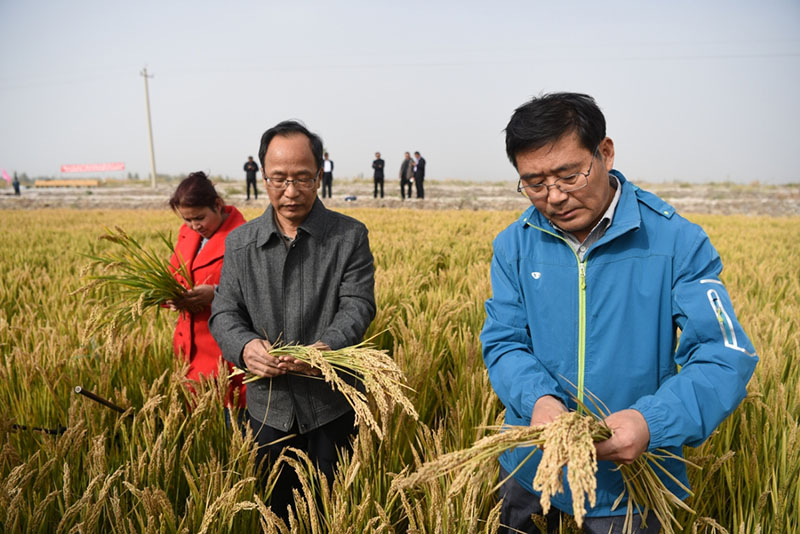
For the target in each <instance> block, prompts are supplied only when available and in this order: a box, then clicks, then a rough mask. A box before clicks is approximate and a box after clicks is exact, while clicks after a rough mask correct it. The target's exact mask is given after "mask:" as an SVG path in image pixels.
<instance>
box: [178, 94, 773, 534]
mask: <svg viewBox="0 0 800 534" xmlns="http://www.w3.org/2000/svg"><path fill="white" fill-rule="evenodd" d="M322 146H323V145H322V140H321V139H320V138H319V136H317V135H316V134H314V133H312V132H310V131H309V130H308V129H307V128H306V127H305V126H304V125H302V124H300V123H298V122H295V121H285V122H282V123H279V124H278V125H276V126H274V127H272V128H270V129H269V130H267V131H266V132H264V134H263V136H262V138H261V145H260V149H259V153H258V157H259V164H260V165H261V166H262V168H261V171H262V176H263V179H264V185H265V188H266V191H267V194H268V196H269V200H270V203H269V205H268V207H267V209H266V211H265V212H264V213H263V215H261V216H259V217H258V218H256V219H254V220H252V221H250V222H247V223H245V221H244V218H243V217H242V215H241V214H240V213H239V212H238V210H236V208H234V207H232V206H226V205H225V203H224V202H223V201H222V199H221V198H220V197H219V196H218V195H217V193H216V191H215V190H214V187H213V185H211V183H210V182H209V181H208V179H207V177H205V175H204V174H203V173H193V174H192V175H190V176H189V177H188V178H186V179H185V180H184V181H183V182H182V183H181V184H180V185H179V186H178V189H177V190H176V192H175V194H174V195H173V198H172V200H171V201H170V205H171V206H172V209H173V210H174V211H175V212H176V213H177V214H178V215H179V216H180V217H181V219H182V220H183V222H184V226H183V227H182V228H181V232H180V234H179V237H178V242H177V244H176V246H175V256H173V265H176V262H177V260H178V259H179V258H180V259H181V260H182V261H184V262H186V263H187V266H188V267H189V272H190V274H191V277H192V280H181V281H182V282H183V283H185V285H186V287H187V292H186V293H185V295H184V296H183V297H182V298H180V299H176V300H174V301H170V302H169V303H167V306H169V307H171V308H172V309H174V310H177V311H179V312H181V316H180V318H179V320H178V324H177V326H176V329H175V352H176V354H177V355H178V356H179V357H180V358H183V359H185V360H186V361H188V362H189V371H188V372H189V376H188V378H190V379H195V380H199V379H201V378H203V377H206V378H210V377H213V376H214V375H215V374H216V372H217V369H218V366H219V364H220V363H221V362H226V363H227V365H229V366H230V365H236V366H237V367H239V368H242V369H246V370H248V371H249V372H251V373H253V374H254V375H257V376H261V377H269V378H270V380H265V381H256V382H252V383H250V384H248V389H247V395H246V396H247V403H246V405H247V417H246V418H245V419H244V420H246V423H243V424H248V425H249V426H250V428H251V429H252V431H253V435H254V436H255V440H256V443H257V445H258V459H259V462H260V466H261V468H262V469H264V470H265V471H266V470H269V468H270V466H271V465H272V464H273V463H274V462H275V459H276V458H277V457H278V455H279V454H280V453H281V452H282V451H283V450H284V449H285V448H286V447H293V448H296V449H300V450H303V451H304V452H305V453H307V454H308V456H309V458H310V459H311V461H312V462H313V463H314V464H316V465H317V466H318V467H319V469H320V471H321V472H322V473H323V474H324V476H326V477H327V478H328V480H330V479H331V478H332V477H333V474H334V470H335V465H336V462H337V461H338V460H337V458H339V457H340V456H341V454H342V452H343V451H349V450H351V448H352V444H351V440H352V438H353V436H354V435H355V433H356V427H355V425H354V420H355V417H354V413H353V409H352V407H351V406H350V405H349V404H348V403H347V401H346V400H345V398H344V397H343V395H342V394H341V393H339V392H338V391H335V390H333V389H332V388H331V386H330V385H329V384H328V383H326V382H325V381H323V380H319V379H318V375H319V371H318V370H316V369H314V368H312V367H311V366H309V365H308V364H306V363H303V362H302V361H300V360H296V359H294V358H291V357H288V356H274V355H273V354H272V352H273V346H274V344H275V343H278V342H280V343H284V344H295V343H296V344H303V345H312V346H315V347H317V348H318V349H320V350H330V349H334V350H335V349H341V348H343V347H346V346H349V345H354V344H357V343H359V342H360V341H361V340H362V338H363V336H364V333H365V332H366V330H367V328H368V326H369V324H370V322H371V321H372V319H373V318H374V316H375V313H376V301H375V294H374V286H375V266H374V260H373V256H372V253H371V252H370V246H369V239H368V231H367V227H366V226H365V225H364V224H363V223H361V222H359V221H357V220H356V219H353V218H351V217H348V216H345V215H342V214H340V213H337V212H334V211H330V210H328V209H327V208H326V207H325V205H324V204H323V202H322V201H321V200H320V199H319V198H318V197H317V191H318V190H319V188H320V187H322V189H323V196H324V194H325V190H326V189H327V193H328V194H329V195H330V194H331V181H332V179H333V162H332V161H331V160H330V159H329V157H328V154H325V153H323V150H322ZM506 152H507V156H508V158H509V160H510V162H511V164H512V165H513V166H514V168H515V169H516V170H517V172H518V174H519V182H518V184H517V192H519V193H522V194H524V195H526V196H527V197H528V198H529V199H530V201H531V206H530V207H529V208H528V209H527V210H526V211H525V212H524V213H523V214H522V215H521V216H520V218H519V220H517V221H514V222H512V223H511V224H510V225H509V226H508V228H506V229H505V230H504V231H503V232H501V233H500V234H499V236H498V237H497V238H496V239H495V241H494V252H493V258H492V264H491V284H492V296H491V298H489V299H488V300H487V301H486V304H485V311H486V317H485V322H484V327H483V330H482V332H481V334H480V341H481V345H482V352H483V359H484V363H485V365H486V368H487V371H488V376H489V380H490V381H491V384H492V387H493V389H494V391H495V393H496V394H497V396H498V397H499V399H500V401H501V402H502V403H503V405H504V406H505V422H506V423H507V424H509V425H543V424H547V423H549V422H552V421H553V420H555V419H556V418H557V417H558V416H559V415H560V414H562V413H565V412H567V411H574V410H577V409H578V403H577V401H576V395H578V396H580V395H582V394H583V388H585V389H586V390H587V391H591V392H592V394H593V395H597V397H598V398H600V399H601V400H602V402H603V403H604V405H605V406H607V409H608V411H609V412H611V413H610V414H609V415H607V416H606V417H605V423H606V424H607V425H608V427H609V429H611V430H612V437H610V438H609V439H606V440H604V441H601V442H598V443H596V444H595V447H596V450H595V452H596V457H597V460H599V463H598V472H597V475H596V478H597V501H596V503H593V505H592V507H591V508H590V509H589V510H588V512H587V517H586V518H585V520H584V531H585V532H590V533H594V534H599V533H603V534H608V533H609V532H611V533H617V534H620V533H622V532H623V530H624V525H625V523H626V522H625V518H624V513H625V508H626V506H625V504H624V503H623V504H622V505H620V502H619V500H616V502H615V499H616V497H617V495H618V494H619V491H620V489H619V488H621V487H622V484H623V482H622V479H621V475H620V472H619V469H618V468H617V465H616V463H615V462H617V463H631V462H633V461H634V460H635V459H636V458H638V457H640V455H642V454H643V453H644V452H645V451H653V450H661V449H663V450H666V451H669V454H671V455H674V456H675V457H676V458H678V457H680V456H681V451H682V447H683V446H684V445H690V446H697V445H699V444H700V443H702V442H703V441H704V440H705V439H707V438H708V436H709V435H710V434H711V433H712V432H713V431H714V429H715V428H716V427H717V426H718V425H719V424H720V423H721V422H722V420H724V419H725V418H726V417H727V416H728V415H729V414H731V413H732V412H733V411H734V409H735V408H736V407H737V406H738V404H739V403H740V402H741V401H742V399H743V398H744V396H745V394H746V385H747V382H748V380H749V379H750V377H751V376H752V374H753V370H754V368H755V365H756V362H757V361H758V357H757V356H756V353H755V349H754V348H753V346H752V344H751V342H750V340H749V339H748V337H747V335H746V334H745V332H744V330H743V329H742V327H741V325H740V324H739V323H738V321H737V319H736V316H735V314H734V312H733V305H732V303H731V300H730V297H729V295H728V293H727V291H726V289H725V286H724V285H723V282H722V281H721V280H720V278H719V274H720V271H721V270H722V262H721V261H720V258H719V255H718V254H717V252H716V250H715V249H714V247H713V246H712V245H711V243H710V241H709V239H708V237H707V235H706V234H705V232H703V230H702V229H701V228H700V227H699V226H697V225H695V224H692V223H690V222H689V221H687V220H686V219H684V218H683V217H681V216H680V215H678V214H677V213H676V212H675V210H674V208H673V207H672V206H670V205H669V204H667V203H666V202H664V201H663V200H661V199H660V198H658V197H657V196H655V195H653V194H652V193H648V192H646V191H644V190H642V189H640V188H639V187H637V186H635V185H634V184H633V183H631V182H629V181H628V180H627V179H626V178H625V176H624V175H623V174H622V173H621V172H619V171H618V170H616V169H614V168H613V165H614V159H615V146H614V143H613V141H612V140H611V138H609V137H607V136H606V130H605V117H604V116H603V114H602V112H601V111H600V109H599V107H598V106H597V104H596V103H595V101H594V100H593V99H592V98H591V97H590V96H588V95H582V94H575V93H555V94H550V95H544V96H541V97H536V98H534V99H532V100H531V101H530V102H527V103H526V104H524V105H523V106H521V107H519V108H518V109H517V110H516V111H515V113H514V115H513V116H512V119H511V121H510V122H509V124H508V127H507V128H506ZM250 163H252V165H250ZM384 167H385V162H384V161H383V159H381V157H380V153H376V154H375V161H374V162H373V169H374V171H375V173H374V181H375V196H376V197H377V194H378V190H379V189H380V192H381V196H383V179H384ZM257 170H258V166H257V165H256V164H255V162H252V158H250V161H248V163H247V164H246V165H245V171H246V172H247V173H248V183H249V182H250V175H251V173H252V174H253V180H254V175H255V173H256V171H257ZM424 178H425V159H424V158H423V157H422V156H421V155H420V153H419V152H415V159H412V158H411V154H410V153H408V152H406V153H405V158H404V160H403V163H402V165H401V168H400V183H401V188H402V191H403V192H402V198H406V196H408V197H409V198H410V197H411V184H412V183H413V184H414V185H416V189H417V198H424V188H423V183H424ZM406 188H407V192H406ZM248 197H249V188H248ZM223 258H224V261H223ZM177 276H178V275H177V274H176V277H177ZM620 280H631V281H633V282H635V283H632V284H621V283H620ZM189 288H191V289H189ZM632 332H635V333H637V335H631V333H632ZM679 333H680V344H678V335H679ZM573 384H579V385H580V386H579V387H581V390H580V391H578V392H577V393H576V392H575V386H573ZM353 385H354V387H359V386H358V384H357V383H356V382H354V384H353ZM244 399H245V391H244V388H243V387H242V386H241V384H238V383H235V382H234V383H232V384H231V391H230V392H229V395H228V400H227V404H228V406H230V407H233V406H235V405H237V404H238V405H239V406H241V405H243V404H244ZM541 459H542V452H541V450H532V449H531V448H525V447H520V448H516V449H513V450H509V451H506V452H505V453H504V454H503V455H502V456H501V457H500V460H499V463H500V466H499V472H500V475H499V476H500V480H501V483H500V488H499V492H498V493H499V498H500V499H501V500H502V506H501V511H500V522H501V532H526V533H533V532H539V528H538V527H537V526H536V525H534V523H533V522H532V519H531V517H532V515H534V514H542V513H543V506H542V503H540V501H539V493H538V492H537V491H536V490H534V489H533V486H532V481H533V479H534V477H535V476H536V472H537V469H538V465H539V462H540V461H541ZM662 469H663V470H664V474H663V476H661V478H662V481H663V482H664V483H665V484H666V485H667V487H668V488H670V490H671V491H673V492H674V493H675V494H676V495H677V496H678V497H679V498H686V497H687V495H688V493H687V491H685V490H684V489H683V488H685V487H688V484H689V482H688V479H687V477H686V467H685V465H684V464H683V463H682V462H681V461H679V460H678V459H675V460H673V459H666V460H665V461H664V465H663V467H662ZM298 485H299V480H298V479H297V477H296V475H295V474H294V472H293V470H291V469H284V471H283V472H282V473H281V475H280V478H279V479H278V481H277V482H276V484H275V486H274V488H273V490H272V493H271V502H270V505H271V506H272V509H273V511H274V512H275V513H277V514H278V515H280V516H282V517H286V516H287V515H288V508H287V507H288V506H291V503H292V490H293V489H294V488H297V487H298ZM571 506H572V505H571V495H570V491H569V490H565V491H564V492H563V493H562V494H559V495H557V496H554V497H553V507H552V508H551V509H550V512H549V513H548V514H547V518H546V520H547V528H548V532H557V531H558V525H559V524H561V523H562V522H563V520H564V517H563V516H564V515H565V514H570V513H571V512H572V508H571ZM621 514H623V515H621ZM630 526H631V527H632V530H633V531H634V532H637V533H653V534H655V533H657V532H658V531H659V529H660V526H661V525H659V522H658V520H657V519H656V518H655V517H654V515H653V513H652V512H650V514H649V516H648V517H641V516H640V515H639V514H638V513H637V514H635V517H634V519H633V522H632V525H630Z"/></svg>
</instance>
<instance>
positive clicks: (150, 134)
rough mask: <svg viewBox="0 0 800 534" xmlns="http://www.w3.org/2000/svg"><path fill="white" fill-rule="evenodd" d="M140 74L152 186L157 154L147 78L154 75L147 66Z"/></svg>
mask: <svg viewBox="0 0 800 534" xmlns="http://www.w3.org/2000/svg"><path fill="white" fill-rule="evenodd" d="M139 74H140V75H141V76H142V77H143V78H144V103H145V105H146V106H147V138H148V139H149V140H150V187H152V188H154V189H155V187H156V155H155V152H154V151H153V125H152V124H151V123H150V93H149V92H148V90H147V78H153V77H154V76H153V75H149V76H148V74H147V67H145V68H144V69H142V70H141V72H139Z"/></svg>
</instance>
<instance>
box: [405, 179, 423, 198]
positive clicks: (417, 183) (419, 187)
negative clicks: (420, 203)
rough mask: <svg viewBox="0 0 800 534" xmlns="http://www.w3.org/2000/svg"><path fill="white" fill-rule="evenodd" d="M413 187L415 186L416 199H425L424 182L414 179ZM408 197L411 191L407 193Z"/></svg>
mask: <svg viewBox="0 0 800 534" xmlns="http://www.w3.org/2000/svg"><path fill="white" fill-rule="evenodd" d="M414 185H415V186H417V198H425V180H424V179H423V178H420V179H416V178H415V179H414ZM408 196H409V197H410V196H411V190H409V191H408Z"/></svg>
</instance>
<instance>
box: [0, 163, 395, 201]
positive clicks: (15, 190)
mask: <svg viewBox="0 0 800 534" xmlns="http://www.w3.org/2000/svg"><path fill="white" fill-rule="evenodd" d="M381 161H383V160H381ZM6 176H7V175H6ZM381 184H383V181H381ZM11 185H12V186H14V195H16V196H19V178H17V173H16V172H15V173H14V181H13V182H11ZM381 187H383V185H381ZM381 196H383V189H381Z"/></svg>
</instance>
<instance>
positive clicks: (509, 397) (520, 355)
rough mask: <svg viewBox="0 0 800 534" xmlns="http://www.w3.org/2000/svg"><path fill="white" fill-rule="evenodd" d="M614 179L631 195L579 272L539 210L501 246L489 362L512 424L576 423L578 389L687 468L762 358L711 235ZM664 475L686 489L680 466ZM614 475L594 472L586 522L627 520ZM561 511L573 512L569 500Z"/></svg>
mask: <svg viewBox="0 0 800 534" xmlns="http://www.w3.org/2000/svg"><path fill="white" fill-rule="evenodd" d="M611 172H612V173H613V174H614V175H615V176H616V177H617V178H618V179H619V180H620V183H621V184H622V191H621V195H620V199H619V204H618V205H617V208H616V211H615V213H614V219H613V221H612V223H611V226H610V227H609V228H608V229H607V231H606V233H605V235H604V236H603V237H602V238H601V239H600V240H598V241H597V242H596V243H595V244H594V245H592V246H591V247H590V248H589V250H588V252H587V254H586V255H585V257H584V261H583V262H581V261H580V260H579V258H578V256H577V255H576V254H575V253H574V252H573V250H572V248H570V246H569V245H568V244H567V243H566V241H565V240H564V239H563V238H561V237H560V236H559V235H558V233H557V232H556V231H555V229H554V228H553V226H552V225H551V224H550V223H549V222H548V220H547V219H546V218H545V217H543V216H542V215H541V214H540V213H539V212H538V211H537V210H536V209H535V208H534V207H533V206H531V207H530V208H529V209H528V210H526V211H525V213H523V214H522V216H521V217H520V219H519V220H518V221H516V222H515V223H513V224H512V225H510V226H509V227H508V228H506V229H505V230H503V232H501V233H500V234H499V235H498V236H497V238H496V239H495V241H494V257H493V258H492V292H493V294H492V298H490V299H489V300H487V301H486V322H485V323H484V327H483V331H482V333H481V342H482V343H483V358H484V362H485V363H486V367H487V369H488V371H489V378H490V380H491V382H492V386H493V388H494V390H495V392H496V393H497V395H498V397H499V398H500V400H501V401H502V402H503V404H504V405H505V407H506V419H505V420H506V423H507V424H511V425H528V424H530V420H531V413H532V411H533V405H534V403H535V402H536V400H537V399H538V398H539V397H541V396H543V395H553V396H555V397H558V398H560V399H561V400H562V401H563V402H564V404H565V405H567V406H568V407H569V408H570V409H575V406H576V405H575V402H574V401H573V400H572V398H571V395H574V394H576V390H575V388H574V387H573V386H571V385H570V383H572V384H575V385H577V386H578V387H579V389H580V387H581V386H583V388H585V391H586V392H587V398H588V393H591V394H593V395H595V396H596V397H597V398H598V399H599V400H601V401H602V402H603V403H605V404H606V406H607V407H608V409H609V410H610V411H611V412H616V411H619V410H622V409H626V408H633V409H636V410H638V411H639V412H641V413H642V415H643V416H644V418H645V420H646V421H647V424H648V426H649V429H650V444H649V450H655V449H659V448H662V449H667V450H669V451H671V452H673V453H675V454H679V455H680V454H681V448H682V446H683V445H684V444H686V445H691V446H697V445H699V444H700V443H702V442H703V441H704V440H705V439H706V438H707V437H708V436H709V435H710V434H711V432H712V431H713V430H714V429H715V428H716V427H717V426H718V425H719V424H720V423H721V422H722V420H723V419H725V417H727V416H728V415H729V414H730V413H731V412H733V410H734V409H735V408H736V407H737V406H738V404H739V403H740V402H741V401H742V399H743V398H744V396H745V394H746V385H747V382H748V381H749V379H750V376H751V375H752V373H753V370H754V369H755V365H756V362H757V361H758V358H757V356H756V354H755V350H754V349H753V346H752V344H751V343H750V340H749V339H748V338H747V335H746V334H745V333H744V331H743V330H742V327H741V326H740V325H739V322H738V321H737V320H736V317H735V315H734V313H733V307H732V306H731V301H730V298H729V297H728V293H727V291H726V290H725V286H724V285H722V282H720V280H719V274H720V272H721V271H722V263H721V261H720V258H719V255H718V254H717V251H716V250H715V249H714V247H713V246H712V245H711V243H710V241H709V239H708V236H707V235H706V234H705V232H704V231H703V230H702V229H701V228H700V227H699V226H697V225H695V224H692V223H690V222H689V221H687V220H686V219H684V218H683V217H681V216H679V215H677V214H676V213H675V209H674V208H673V207H672V206H670V205H669V204H667V203H665V202H664V201H663V200H661V199H660V198H658V197H657V196H655V195H653V194H652V193H648V192H646V191H643V190H641V189H639V188H638V187H636V186H635V185H633V184H632V183H630V182H627V181H626V180H625V178H624V177H623V176H622V174H621V173H619V172H618V171H611ZM678 329H680V332H681V334H680V343H678V337H679V336H678V333H677V330H678ZM679 369H680V372H679ZM587 404H589V403H587ZM589 405H590V406H591V404H589ZM529 452H530V449H523V448H520V449H514V450H512V451H508V452H506V453H505V454H504V455H503V456H501V458H500V463H501V464H502V465H503V467H504V468H505V469H507V470H508V471H509V472H513V471H514V470H515V469H516V468H517V466H518V465H519V463H520V462H522V461H523V459H524V458H525V457H526V456H527V455H528V454H529ZM540 458H541V451H537V452H536V454H535V455H534V456H533V457H532V458H531V459H530V460H528V462H526V463H525V465H523V466H522V467H521V468H520V469H519V471H517V472H516V473H515V474H514V477H515V478H516V480H517V481H518V482H519V483H520V484H522V486H523V487H525V488H526V489H527V490H528V491H530V492H532V493H537V492H534V491H533V488H532V482H533V477H534V475H535V473H536V467H537V465H538V463H539V460H540ZM664 466H665V467H666V468H667V469H668V470H669V471H670V472H671V473H672V474H673V475H674V476H675V477H676V478H678V479H679V480H681V481H682V482H683V483H684V484H685V485H687V486H688V481H687V478H686V470H685V468H684V466H683V464H682V463H681V462H679V461H677V460H672V461H667V462H665V464H664ZM614 467H615V465H614V464H613V463H612V462H599V463H598V473H597V479H598V484H597V505H596V506H595V507H594V508H592V509H591V510H589V511H588V512H587V515H588V516H608V515H618V514H624V513H625V506H626V500H623V501H622V503H621V504H620V505H619V506H618V507H617V508H616V509H615V510H612V509H611V507H612V505H613V503H614V501H615V499H616V498H617V497H618V496H619V495H620V493H621V492H622V489H623V486H622V478H621V476H620V475H619V473H618V472H617V471H614V470H613V469H614ZM662 479H663V480H664V482H665V483H666V484H667V487H669V488H670V489H671V490H672V491H673V493H675V494H676V495H678V496H679V497H681V498H685V497H686V493H685V492H684V491H682V490H680V488H679V487H678V486H677V485H675V484H674V482H672V481H671V480H669V478H668V477H666V476H662ZM564 486H565V488H567V487H568V486H567V483H566V477H565V479H564ZM552 502H553V505H554V506H556V507H557V508H559V509H560V510H563V511H565V512H567V513H571V512H572V504H571V503H572V496H571V494H570V493H569V491H568V490H567V491H566V492H565V493H564V494H559V495H557V496H555V497H554V498H553V500H552Z"/></svg>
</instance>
